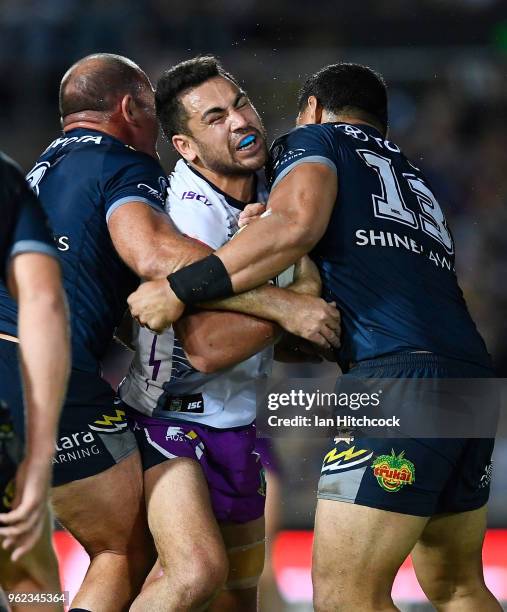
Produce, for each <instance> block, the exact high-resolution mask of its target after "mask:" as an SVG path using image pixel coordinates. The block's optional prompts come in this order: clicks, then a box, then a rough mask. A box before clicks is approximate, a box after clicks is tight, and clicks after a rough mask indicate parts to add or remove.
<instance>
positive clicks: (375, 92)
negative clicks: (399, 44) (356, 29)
mask: <svg viewBox="0 0 507 612" xmlns="http://www.w3.org/2000/svg"><path fill="white" fill-rule="evenodd" d="M310 96H315V97H316V98H317V101H318V102H319V103H320V104H321V105H322V107H323V108H324V110H326V111H329V112H334V113H338V112H340V111H344V110H345V111H350V112H354V111H356V112H357V111H362V112H363V113H367V114H368V115H370V116H371V117H372V118H373V119H375V120H376V121H378V122H379V123H380V124H381V125H382V127H383V128H384V132H386V131H387V122H388V118H387V90H386V84H385V81H384V79H383V78H382V76H381V75H380V74H378V73H377V72H375V71H374V70H372V69H371V68H368V67H367V66H361V65H360V64H346V63H340V64H331V65H329V66H326V67H324V68H322V69H321V70H319V71H318V72H316V73H315V74H313V75H312V76H311V77H309V78H308V79H307V80H306V81H305V83H304V85H303V87H302V88H301V90H300V92H299V96H298V108H299V111H300V112H301V111H302V110H304V109H305V108H306V105H307V103H308V98H309V97H310Z"/></svg>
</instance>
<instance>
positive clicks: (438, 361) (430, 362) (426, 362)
mask: <svg viewBox="0 0 507 612" xmlns="http://www.w3.org/2000/svg"><path fill="white" fill-rule="evenodd" d="M460 364H461V365H462V366H463V367H473V368H479V369H481V370H484V371H485V372H491V369H490V368H487V367H486V366H481V365H480V364H477V363H471V362H469V361H462V360H459V359H451V358H450V357H444V356H442V355H436V354H435V353H425V352H412V353H410V352H409V353H397V354H395V355H386V356H385V357H377V358H375V359H365V360H364V361H357V362H356V363H354V364H351V366H350V369H351V370H357V369H363V368H381V367H392V366H399V367H406V366H420V367H424V366H434V367H435V366H441V367H444V366H454V367H456V366H459V365H460Z"/></svg>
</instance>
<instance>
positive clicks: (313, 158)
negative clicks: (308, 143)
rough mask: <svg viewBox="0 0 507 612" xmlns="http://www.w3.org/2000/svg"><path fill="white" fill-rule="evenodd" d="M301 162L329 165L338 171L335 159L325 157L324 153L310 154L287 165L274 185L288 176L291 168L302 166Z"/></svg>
mask: <svg viewBox="0 0 507 612" xmlns="http://www.w3.org/2000/svg"><path fill="white" fill-rule="evenodd" d="M301 164H324V165H326V166H328V167H329V168H331V170H334V171H335V172H337V169H336V164H335V163H334V162H333V161H331V160H330V159H329V158H328V157H324V156H322V155H310V156H308V157H303V158H302V159H298V160H296V161H295V162H293V163H292V164H291V165H290V166H286V167H285V168H284V169H283V170H282V171H281V172H280V174H278V175H277V177H276V179H275V181H274V183H273V187H274V186H275V185H277V184H278V183H279V182H280V181H281V180H282V179H283V178H284V177H286V176H287V174H289V172H290V171H291V170H294V168H295V167H296V166H300V165H301Z"/></svg>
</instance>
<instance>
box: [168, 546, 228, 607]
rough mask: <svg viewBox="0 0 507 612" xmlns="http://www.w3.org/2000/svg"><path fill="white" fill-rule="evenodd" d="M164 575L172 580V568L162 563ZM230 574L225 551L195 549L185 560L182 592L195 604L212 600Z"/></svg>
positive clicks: (181, 573)
mask: <svg viewBox="0 0 507 612" xmlns="http://www.w3.org/2000/svg"><path fill="white" fill-rule="evenodd" d="M162 567H163V568H164V575H165V576H167V577H168V578H169V580H171V577H172V572H171V566H167V567H166V564H165V563H163V562H162ZM228 573H229V564H228V560H227V556H226V554H225V551H224V550H221V549H220V548H218V547H217V548H210V549H204V548H202V547H194V549H192V550H190V551H189V554H188V555H187V556H186V558H185V560H184V565H183V566H182V571H181V572H180V573H179V574H180V575H179V576H178V582H179V583H180V585H181V586H182V587H183V588H182V591H183V592H185V593H187V594H188V597H189V599H191V600H192V602H193V603H201V602H205V601H208V600H210V599H211V598H212V597H214V596H215V595H216V594H217V593H218V592H219V591H221V590H222V589H223V588H224V585H225V583H226V581H227V576H228Z"/></svg>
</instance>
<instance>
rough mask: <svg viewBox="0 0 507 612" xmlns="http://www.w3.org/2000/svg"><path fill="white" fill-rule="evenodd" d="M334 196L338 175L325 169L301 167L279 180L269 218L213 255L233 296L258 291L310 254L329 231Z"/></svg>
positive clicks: (271, 202)
mask: <svg viewBox="0 0 507 612" xmlns="http://www.w3.org/2000/svg"><path fill="white" fill-rule="evenodd" d="M337 193H338V180H337V176H336V172H334V171H333V170H332V169H331V168H329V167H328V166H326V165H324V164H319V163H303V164H300V165H299V166H296V167H295V168H294V169H293V170H291V171H290V172H289V174H287V176H285V177H284V178H283V179H281V181H280V182H279V183H278V185H276V186H275V188H274V189H273V191H272V192H271V195H270V196H269V201H268V207H269V209H270V210H271V215H269V216H267V217H263V218H261V219H259V220H258V221H256V222H255V223H252V224H250V225H249V226H248V227H247V228H246V229H245V230H244V231H242V232H241V233H240V234H239V235H238V236H237V237H236V238H235V239H234V241H232V242H229V243H227V244H226V245H224V246H223V247H221V248H220V249H218V250H217V251H216V253H215V254H216V255H217V256H218V257H220V259H221V260H222V262H223V263H224V265H225V267H226V269H227V271H228V273H229V275H230V277H231V280H232V286H233V288H234V291H235V292H236V293H239V292H242V291H246V290H248V289H251V288H252V287H257V286H258V285H260V284H261V283H263V282H265V281H266V280H267V279H269V278H271V277H272V276H273V275H274V274H278V273H279V272H281V271H282V270H284V269H285V268H287V266H289V265H290V264H292V263H294V262H295V261H297V260H298V259H299V258H300V257H302V256H303V255H304V254H305V253H308V252H309V251H310V250H311V249H312V248H313V247H314V246H315V244H316V243H317V242H318V241H319V240H320V238H322V236H323V234H324V232H325V230H326V228H327V225H328V223H329V219H330V216H331V212H332V210H333V206H334V203H335V201H336V196H337ZM273 236H276V240H273Z"/></svg>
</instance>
